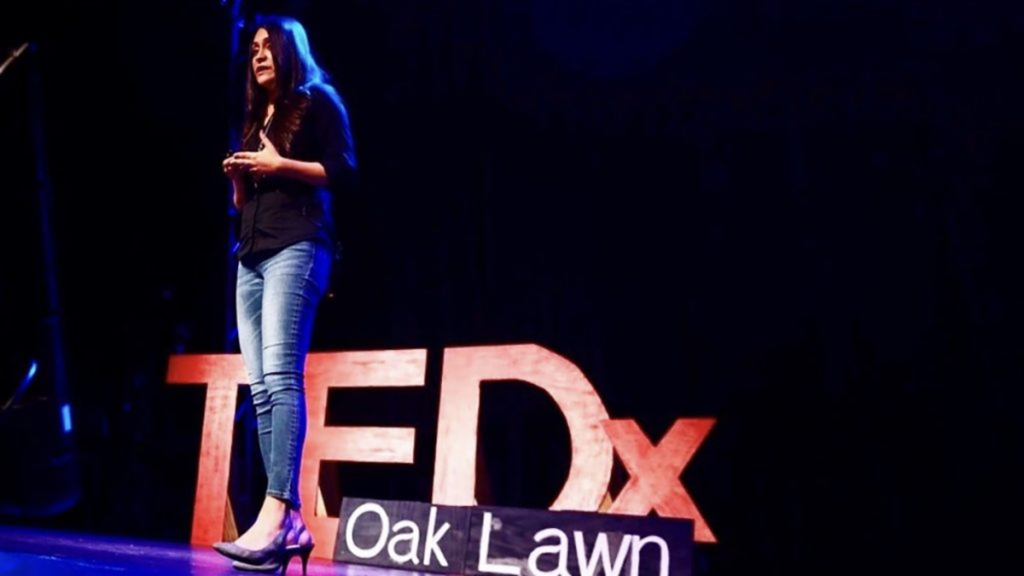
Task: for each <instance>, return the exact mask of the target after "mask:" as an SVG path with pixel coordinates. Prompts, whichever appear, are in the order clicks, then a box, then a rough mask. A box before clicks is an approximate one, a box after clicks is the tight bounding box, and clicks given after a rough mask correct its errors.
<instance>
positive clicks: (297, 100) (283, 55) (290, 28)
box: [242, 15, 336, 154]
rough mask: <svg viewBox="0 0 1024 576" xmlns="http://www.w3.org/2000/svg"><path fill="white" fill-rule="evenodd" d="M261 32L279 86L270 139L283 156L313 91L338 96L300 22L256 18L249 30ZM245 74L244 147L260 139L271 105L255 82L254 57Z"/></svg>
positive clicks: (247, 60) (271, 17) (264, 91)
mask: <svg viewBox="0 0 1024 576" xmlns="http://www.w3.org/2000/svg"><path fill="white" fill-rule="evenodd" d="M260 28H263V29H264V30H266V31H267V35H268V36H269V39H270V54H271V56H272V57H273V59H274V76H275V78H276V82H277V85H276V90H275V101H274V122H273V124H272V126H271V128H270V130H268V137H269V138H270V141H271V142H273V143H274V146H275V147H276V148H277V149H278V150H279V151H280V152H281V153H282V154H287V153H288V152H289V149H290V147H291V140H292V137H293V136H294V135H295V132H296V130H298V127H299V123H300V121H301V119H302V114H303V112H305V108H306V106H307V105H308V104H309V95H310V90H311V89H313V88H315V87H320V88H323V89H326V90H327V91H328V93H330V94H332V95H333V94H336V93H335V92H334V90H333V88H332V87H331V86H330V84H329V82H330V78H329V77H328V75H327V73H326V72H325V71H324V70H323V68H321V67H320V65H319V64H317V62H316V59H315V58H314V57H313V51H312V50H311V49H310V47H309V38H308V37H307V35H306V29H305V28H304V27H303V26H302V24H300V23H299V21H298V20H296V19H294V18H291V17H288V16H272V15H263V16H257V17H256V18H254V19H253V21H252V24H251V26H250V27H249V29H250V31H251V34H252V35H255V33H256V32H257V31H258V30H259V29H260ZM246 70H247V73H246V85H245V121H244V124H243V127H242V145H243V146H245V144H246V143H249V142H251V141H253V139H256V138H258V134H259V133H258V128H259V127H260V126H262V124H263V116H264V114H265V112H266V110H267V105H268V104H269V103H270V102H269V94H268V93H267V91H266V90H265V89H264V88H263V87H262V86H260V85H259V83H257V82H256V74H255V73H254V72H253V69H252V56H251V54H250V56H249V58H247V59H246Z"/></svg>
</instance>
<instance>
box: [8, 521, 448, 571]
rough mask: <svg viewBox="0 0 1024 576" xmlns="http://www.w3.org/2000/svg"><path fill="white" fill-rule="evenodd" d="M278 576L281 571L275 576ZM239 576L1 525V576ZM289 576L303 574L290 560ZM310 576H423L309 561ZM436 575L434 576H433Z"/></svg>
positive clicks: (197, 558) (178, 547) (204, 562)
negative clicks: (72, 575) (124, 575)
mask: <svg viewBox="0 0 1024 576" xmlns="http://www.w3.org/2000/svg"><path fill="white" fill-rule="evenodd" d="M278 573H280V572H278ZM71 574H74V575H76V576H99V575H101V574H102V575H103V576H110V575H112V574H131V575H133V576H135V575H139V576H143V575H145V576H157V575H159V576H177V575H185V574H189V575H193V576H218V575H226V574H230V575H232V576H239V575H245V574H259V573H258V572H242V571H239V570H235V569H234V568H232V567H231V562H230V561H229V560H228V559H227V558H224V557H223V556H221V555H220V554H218V553H216V552H214V551H213V550H212V549H210V548H207V547H195V546H189V545H187V544H177V543H167V542H152V541H145V540H133V539H130V538H117V537H110V536H95V535H89V534H78V533H66V532H53V531H45V530H36V529H25V528H14V527H8V526H0V576H65V575H71ZM288 574H289V575H293V576H297V575H299V574H302V562H301V561H300V560H299V559H298V558H293V559H292V562H291V565H289V566H288ZM307 574H309V576H325V575H327V574H330V575H333V576H427V575H426V574H425V573H420V572H412V571H405V570H401V571H399V570H386V569H380V568H372V567H366V566H353V565H346V564H339V563H333V562H329V561H327V560H319V559H311V560H310V561H309V571H308V572H307ZM435 576H436V575H435Z"/></svg>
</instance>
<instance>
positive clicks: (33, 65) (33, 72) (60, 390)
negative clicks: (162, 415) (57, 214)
mask: <svg viewBox="0 0 1024 576" xmlns="http://www.w3.org/2000/svg"><path fill="white" fill-rule="evenodd" d="M34 51H35V50H32V52H34ZM40 68H41V65H40V63H39V60H38V57H37V58H36V59H35V60H34V61H32V62H30V68H29V77H30V79H29V90H31V103H32V104H31V111H30V113H31V115H32V143H33V145H34V146H35V158H36V187H37V188H38V191H39V212H40V219H41V228H42V236H43V238H42V239H43V263H44V265H45V267H44V273H45V274H46V310H45V312H44V315H43V323H44V325H45V326H46V328H47V333H48V335H49V339H50V354H51V357H50V359H49V360H50V364H51V368H52V370H53V392H54V399H55V400H56V402H57V406H59V407H60V415H61V423H62V426H63V429H64V433H65V434H70V433H71V402H70V394H69V392H68V382H67V373H66V367H65V364H64V358H65V357H64V337H63V329H62V326H61V313H60V299H59V298H58V294H57V284H58V280H57V263H56V248H55V243H54V232H53V215H52V211H53V190H52V187H51V183H50V177H49V170H48V168H47V165H46V145H45V141H44V135H43V132H44V126H43V93H44V92H43V80H42V72H41V70H40Z"/></svg>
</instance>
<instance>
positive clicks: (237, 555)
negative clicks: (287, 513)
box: [213, 519, 315, 576]
mask: <svg viewBox="0 0 1024 576" xmlns="http://www.w3.org/2000/svg"><path fill="white" fill-rule="evenodd" d="M289 542H294V544H289ZM314 546H315V544H314V543H313V538H312V536H311V535H310V534H309V530H308V529H307V528H306V527H305V526H302V527H301V528H297V527H295V526H294V525H293V523H292V521H291V519H286V520H285V522H284V526H282V527H281V530H280V531H279V532H278V533H277V536H275V537H274V540H273V541H272V542H271V543H270V544H268V545H267V546H265V547H263V548H261V549H259V550H250V549H247V548H243V547H241V546H238V545H237V544H234V543H232V542H218V543H217V544H214V545H213V547H214V549H215V550H217V551H218V552H220V553H221V554H223V555H224V556H227V557H228V558H230V559H232V560H234V561H235V562H234V563H233V564H232V565H233V566H234V567H235V568H237V569H239V570H245V571H249V572H276V571H277V570H278V569H279V568H280V569H281V574H284V573H285V572H286V571H287V570H288V564H289V563H290V562H291V559H292V557H293V556H298V557H300V558H301V559H302V574H303V576H305V575H306V570H307V567H308V565H309V557H310V555H311V554H312V552H313V547H314Z"/></svg>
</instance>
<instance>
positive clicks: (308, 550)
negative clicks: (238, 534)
mask: <svg viewBox="0 0 1024 576" xmlns="http://www.w3.org/2000/svg"><path fill="white" fill-rule="evenodd" d="M313 546H314V545H313V544H312V543H311V544H309V545H308V546H300V545H294V546H288V547H286V548H285V550H284V551H283V552H281V556H280V557H278V558H274V559H272V560H269V561H267V562H265V563H262V564H249V563H247V562H241V561H238V560H236V561H234V562H232V563H231V566H232V567H234V568H235V569H237V570H243V571H246V572H277V571H278V570H279V569H280V570H281V574H282V576H283V575H284V574H285V573H286V572H287V571H288V565H289V564H291V561H292V557H294V556H298V557H299V558H300V559H301V560H302V576H306V570H307V569H308V568H309V557H310V555H311V554H312V553H313Z"/></svg>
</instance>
